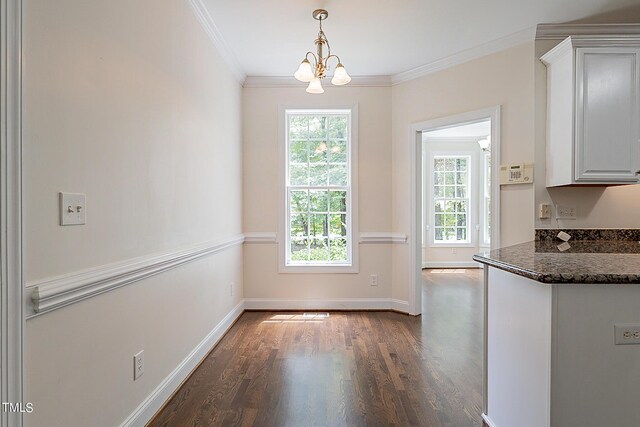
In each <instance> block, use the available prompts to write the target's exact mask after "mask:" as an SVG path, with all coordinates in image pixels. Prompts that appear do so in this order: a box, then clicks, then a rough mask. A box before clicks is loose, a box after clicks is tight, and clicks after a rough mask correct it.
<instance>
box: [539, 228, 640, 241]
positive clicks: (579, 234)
mask: <svg viewBox="0 0 640 427" xmlns="http://www.w3.org/2000/svg"><path fill="white" fill-rule="evenodd" d="M561 231H564V232H565V233H569V234H570V235H571V240H635V241H636V242H637V241H640V229H638V228H621V229H613V228H612V229H600V230H598V229H587V228H575V229H541V228H539V229H537V230H536V240H551V241H556V240H558V238H557V237H556V236H557V235H558V233H559V232H561Z"/></svg>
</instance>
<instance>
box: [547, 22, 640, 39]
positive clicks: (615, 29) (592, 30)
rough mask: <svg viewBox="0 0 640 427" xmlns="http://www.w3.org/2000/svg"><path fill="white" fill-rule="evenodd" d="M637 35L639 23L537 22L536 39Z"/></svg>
mask: <svg viewBox="0 0 640 427" xmlns="http://www.w3.org/2000/svg"><path fill="white" fill-rule="evenodd" d="M627 34H628V35H638V34H640V24H538V28H537V30H536V40H562V39H565V38H567V37H569V36H580V35H585V36H599V35H600V36H611V35H627Z"/></svg>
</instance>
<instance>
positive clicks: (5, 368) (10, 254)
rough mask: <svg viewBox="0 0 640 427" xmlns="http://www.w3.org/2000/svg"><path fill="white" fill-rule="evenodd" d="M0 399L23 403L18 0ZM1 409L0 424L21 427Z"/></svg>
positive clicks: (4, 198) (11, 1)
mask: <svg viewBox="0 0 640 427" xmlns="http://www.w3.org/2000/svg"><path fill="white" fill-rule="evenodd" d="M0 19H1V22H0V52H1V53H0V113H1V114H2V117H0V338H1V339H0V354H1V357H0V372H1V373H2V374H1V375H0V378H1V380H0V398H1V400H2V402H12V403H25V402H24V395H23V382H24V363H23V362H24V351H23V335H24V318H23V290H24V286H23V282H22V281H23V264H22V260H23V246H22V235H23V223H22V68H21V52H22V1H21V0H1V1H0ZM22 422H23V415H22V413H20V412H13V413H10V412H8V411H7V412H5V411H0V426H2V427H9V426H11V427H13V426H16V427H20V426H22Z"/></svg>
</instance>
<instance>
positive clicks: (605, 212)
mask: <svg viewBox="0 0 640 427" xmlns="http://www.w3.org/2000/svg"><path fill="white" fill-rule="evenodd" d="M559 42H560V40H558V41H553V40H538V41H536V51H535V54H536V59H535V146H536V150H535V151H536V152H535V164H536V166H535V174H536V176H538V177H539V178H540V179H537V180H536V181H535V203H536V206H538V205H539V204H541V203H549V204H551V205H558V204H561V205H570V206H571V205H573V206H576V208H577V214H578V218H577V220H555V219H554V218H552V219H538V217H537V215H536V228H640V215H638V207H639V206H640V185H623V186H617V187H563V188H558V187H556V188H546V186H545V180H544V173H545V164H546V154H545V153H546V151H545V150H546V104H547V80H546V76H547V73H546V71H547V69H546V67H545V66H544V64H543V63H542V62H541V61H539V59H538V58H540V57H541V56H542V55H544V54H545V53H547V52H548V51H549V50H551V49H552V48H553V47H554V46H555V45H556V44H558V43H559ZM567 161H569V159H567ZM552 212H555V211H552ZM552 216H553V215H552Z"/></svg>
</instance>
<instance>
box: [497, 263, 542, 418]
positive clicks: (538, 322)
mask: <svg viewBox="0 0 640 427" xmlns="http://www.w3.org/2000/svg"><path fill="white" fill-rule="evenodd" d="M487 294H488V306H487V315H488V316H487V343H486V345H487V404H488V407H487V415H488V416H489V417H490V418H491V420H492V421H493V422H494V423H495V425H496V426H500V427H503V426H505V427H507V426H518V427H545V426H549V400H550V395H549V393H550V365H551V362H550V348H551V287H550V286H549V285H544V284H542V283H539V282H535V281H533V280H530V279H526V278H524V277H521V276H517V275H515V274H511V273H507V272H504V271H502V270H497V269H495V268H490V269H489V279H488V291H487Z"/></svg>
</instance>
